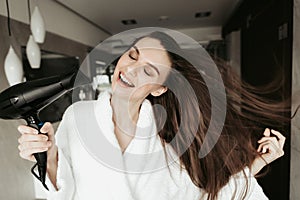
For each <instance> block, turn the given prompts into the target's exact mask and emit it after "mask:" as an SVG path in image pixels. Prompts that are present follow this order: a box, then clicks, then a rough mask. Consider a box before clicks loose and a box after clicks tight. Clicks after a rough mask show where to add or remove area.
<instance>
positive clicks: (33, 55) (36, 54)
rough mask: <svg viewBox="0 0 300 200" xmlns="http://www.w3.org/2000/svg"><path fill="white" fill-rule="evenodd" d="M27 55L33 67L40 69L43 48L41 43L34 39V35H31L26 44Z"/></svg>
mask: <svg viewBox="0 0 300 200" xmlns="http://www.w3.org/2000/svg"><path fill="white" fill-rule="evenodd" d="M26 55H27V58H28V61H29V64H30V66H31V68H33V69H38V68H40V64H41V50H40V47H39V45H38V44H37V43H36V42H35V41H34V39H33V36H32V35H30V36H29V39H28V42H27V45H26Z"/></svg>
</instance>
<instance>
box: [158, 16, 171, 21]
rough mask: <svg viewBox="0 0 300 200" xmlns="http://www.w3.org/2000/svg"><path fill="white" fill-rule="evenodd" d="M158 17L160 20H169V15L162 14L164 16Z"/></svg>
mask: <svg viewBox="0 0 300 200" xmlns="http://www.w3.org/2000/svg"><path fill="white" fill-rule="evenodd" d="M158 19H159V21H164V20H168V19H169V16H165V15H162V16H159V18H158Z"/></svg>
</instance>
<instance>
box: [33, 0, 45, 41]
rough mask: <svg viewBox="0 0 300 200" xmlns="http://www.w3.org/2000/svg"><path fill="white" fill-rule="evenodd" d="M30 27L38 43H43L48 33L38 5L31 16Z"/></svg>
mask: <svg viewBox="0 0 300 200" xmlns="http://www.w3.org/2000/svg"><path fill="white" fill-rule="evenodd" d="M30 29H31V33H32V35H33V38H34V40H35V41H36V42H37V43H43V42H44V40H45V35H46V30H45V23H44V19H43V16H42V14H41V12H40V10H39V8H38V7H37V6H35V8H34V10H33V13H32V16H31V20H30Z"/></svg>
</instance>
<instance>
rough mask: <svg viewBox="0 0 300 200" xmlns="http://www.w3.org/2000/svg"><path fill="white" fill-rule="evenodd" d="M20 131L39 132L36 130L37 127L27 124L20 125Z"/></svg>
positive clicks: (22, 132)
mask: <svg viewBox="0 0 300 200" xmlns="http://www.w3.org/2000/svg"><path fill="white" fill-rule="evenodd" d="M18 131H19V132H20V133H21V134H24V133H30V134H38V133H39V131H38V130H36V129H35V128H32V127H30V126H25V125H20V126H18Z"/></svg>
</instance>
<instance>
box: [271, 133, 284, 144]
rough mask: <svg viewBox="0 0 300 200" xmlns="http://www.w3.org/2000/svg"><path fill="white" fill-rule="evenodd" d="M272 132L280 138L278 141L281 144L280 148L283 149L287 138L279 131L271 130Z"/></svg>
mask: <svg viewBox="0 0 300 200" xmlns="http://www.w3.org/2000/svg"><path fill="white" fill-rule="evenodd" d="M271 132H272V133H273V134H274V135H276V136H277V137H278V139H279V140H278V141H279V144H280V147H281V148H283V146H284V143H285V137H284V136H283V135H282V134H281V133H280V132H278V131H275V130H273V129H272V130H271Z"/></svg>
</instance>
